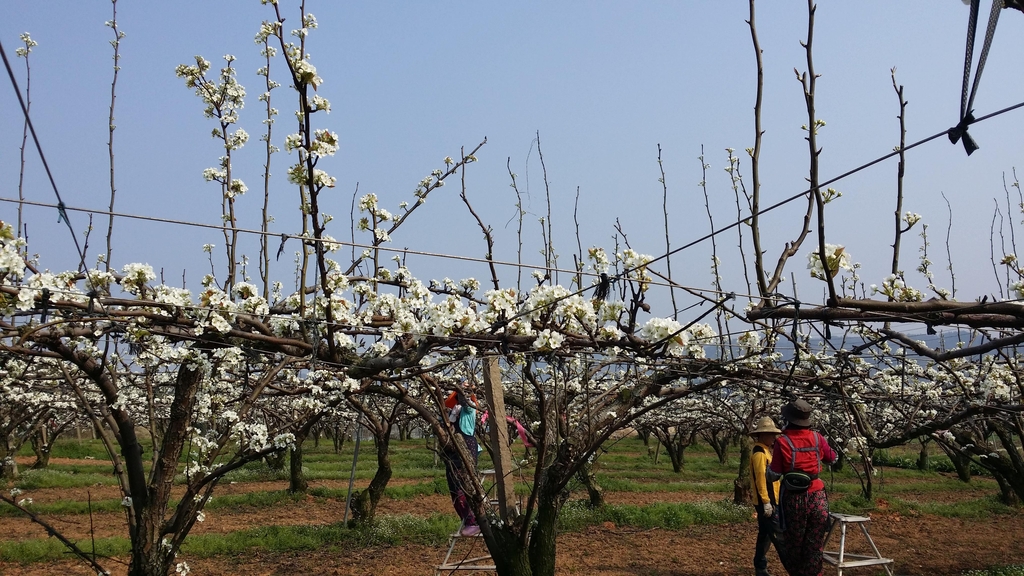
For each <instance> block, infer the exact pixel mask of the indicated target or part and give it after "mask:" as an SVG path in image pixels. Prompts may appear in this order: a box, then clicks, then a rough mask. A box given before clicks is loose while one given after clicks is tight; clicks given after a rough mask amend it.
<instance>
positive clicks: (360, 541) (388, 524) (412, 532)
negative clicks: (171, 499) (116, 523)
mask: <svg viewBox="0 0 1024 576" xmlns="http://www.w3.org/2000/svg"><path fill="white" fill-rule="evenodd" d="M456 528H458V521H457V519H456V518H455V516H453V515H451V514H433V515H431V516H429V517H427V518H420V517H417V516H412V515H401V516H385V517H381V518H379V519H378V520H377V521H375V522H374V523H372V524H370V525H368V526H359V527H356V528H351V529H349V528H345V527H343V526H341V525H340V524H332V525H327V526H260V527H257V528H252V529H249V530H240V531H237V532H231V533H228V534H197V535H193V536H189V537H188V538H186V539H185V543H184V544H183V546H182V551H183V552H184V553H185V554H187V555H190V556H196V557H208V556H216V555H220V554H241V553H245V552H249V551H252V550H264V551H268V552H283V551H297V550H320V549H329V550H330V549H345V548H356V547H367V546H394V545H398V544H402V543H416V544H423V545H428V546H440V545H441V544H442V543H444V542H445V541H446V540H447V538H448V535H450V534H451V533H452V532H454V531H455V529H456ZM78 545H79V546H80V547H82V548H83V549H85V550H86V551H91V550H92V548H91V543H90V542H88V541H86V542H79V543H78ZM130 549H131V546H130V544H129V542H128V540H127V539H125V538H98V539H96V552H97V554H100V555H105V556H124V555H126V554H128V552H129V551H130ZM66 557H67V550H66V549H65V548H64V546H63V545H62V544H61V543H60V542H59V541H57V540H55V539H46V540H42V539H36V540H25V541H21V542H0V561H4V562H19V563H31V562H50V561H55V560H61V559H64V558H66Z"/></svg>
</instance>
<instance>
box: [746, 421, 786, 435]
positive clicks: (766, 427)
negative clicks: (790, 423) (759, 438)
mask: <svg viewBox="0 0 1024 576" xmlns="http://www.w3.org/2000/svg"><path fill="white" fill-rule="evenodd" d="M758 434H782V430H779V429H778V428H777V427H776V426H775V421H774V420H772V419H771V416H765V417H764V418H761V419H760V420H758V421H757V426H755V427H754V429H753V430H751V431H750V435H751V436H756V435H758Z"/></svg>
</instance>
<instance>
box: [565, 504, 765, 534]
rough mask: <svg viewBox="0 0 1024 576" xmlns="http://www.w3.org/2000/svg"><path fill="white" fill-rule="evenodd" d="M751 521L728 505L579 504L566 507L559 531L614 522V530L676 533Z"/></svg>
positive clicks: (744, 512)
mask: <svg viewBox="0 0 1024 576" xmlns="http://www.w3.org/2000/svg"><path fill="white" fill-rule="evenodd" d="M749 520H750V508H748V507H746V506H737V505H735V504H733V503H731V502H727V501H719V502H711V501H705V502H687V503H673V504H669V503H659V504H649V505H646V506H632V505H608V506H604V507H603V508H598V509H593V508H590V507H589V506H587V503H586V502H585V501H582V500H575V501H571V502H568V503H566V505H565V506H564V507H563V508H562V514H561V516H560V517H559V519H558V527H559V529H560V530H562V531H567V532H573V531H578V530H582V529H583V528H585V527H587V526H592V525H595V524H601V523H604V522H613V523H615V525H617V526H633V527H636V528H644V529H649V528H666V529H669V530H678V529H680V528H685V527H687V526H692V525H694V524H728V523H734V522H746V521H749Z"/></svg>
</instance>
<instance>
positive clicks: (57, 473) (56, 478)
mask: <svg viewBox="0 0 1024 576" xmlns="http://www.w3.org/2000/svg"><path fill="white" fill-rule="evenodd" d="M96 484H104V485H108V486H114V485H117V479H115V478H114V475H113V474H111V473H101V472H95V471H93V472H82V473H79V472H75V471H64V470H60V469H57V468H56V467H55V468H54V469H52V470H51V469H42V470H26V471H24V472H22V473H21V476H20V478H18V481H17V482H15V483H14V485H15V486H16V487H17V488H20V489H22V490H32V489H36V488H81V487H84V486H95V485H96Z"/></svg>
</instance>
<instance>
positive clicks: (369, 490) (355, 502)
mask: <svg viewBox="0 0 1024 576" xmlns="http://www.w3.org/2000/svg"><path fill="white" fill-rule="evenodd" d="M388 440H390V435H388V436H385V438H384V439H380V438H378V439H377V442H375V444H376V446H377V472H376V473H374V475H373V479H372V480H370V485H369V486H367V487H366V490H360V491H359V492H357V493H355V494H353V495H352V518H353V519H354V520H355V521H356V522H359V523H366V522H370V521H371V520H373V518H374V517H375V516H376V514H377V503H378V502H380V499H381V497H382V496H384V489H385V488H387V486H388V481H390V480H391V473H392V470H391V456H390V455H389V454H388V448H389V444H390V443H389V442H388Z"/></svg>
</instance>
